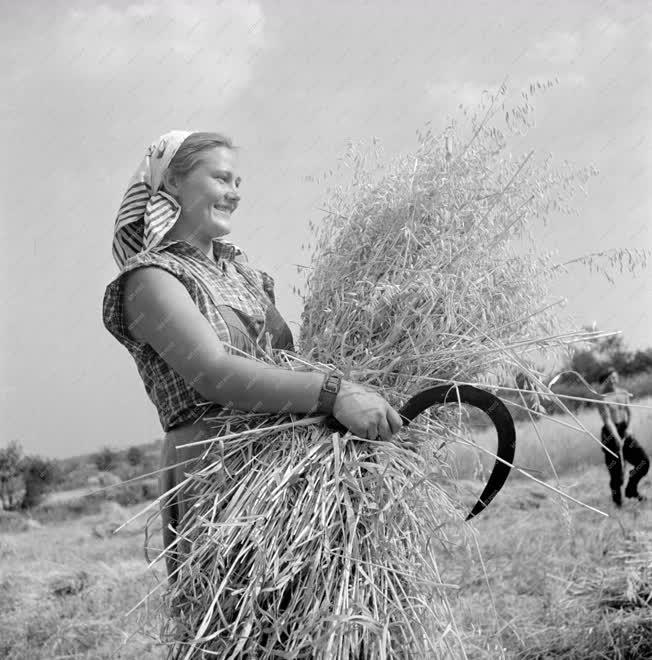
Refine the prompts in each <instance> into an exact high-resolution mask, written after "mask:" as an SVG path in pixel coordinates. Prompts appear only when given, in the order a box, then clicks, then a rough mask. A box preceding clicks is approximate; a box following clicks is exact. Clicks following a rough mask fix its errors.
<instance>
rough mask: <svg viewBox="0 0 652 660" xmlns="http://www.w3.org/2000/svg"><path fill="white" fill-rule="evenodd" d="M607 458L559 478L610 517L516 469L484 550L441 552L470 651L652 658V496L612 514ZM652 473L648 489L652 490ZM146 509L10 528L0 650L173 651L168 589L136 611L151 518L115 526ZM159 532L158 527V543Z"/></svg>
mask: <svg viewBox="0 0 652 660" xmlns="http://www.w3.org/2000/svg"><path fill="white" fill-rule="evenodd" d="M601 460H602V459H601V456H600V455H598V456H597V458H596V460H595V461H594V462H595V464H594V465H589V466H587V467H579V466H578V467H577V468H576V469H574V470H573V469H568V470H567V471H566V472H564V473H563V474H562V475H561V477H560V480H561V484H560V485H561V487H562V488H563V489H564V490H566V491H567V492H569V494H571V495H572V496H573V497H575V498H576V499H578V500H580V501H582V502H584V503H585V504H587V505H589V506H592V507H594V508H596V509H600V510H602V511H603V512H605V513H607V514H608V516H603V515H601V514H600V513H597V512H595V511H592V510H589V509H587V508H585V507H582V506H580V505H578V504H575V503H573V502H569V501H566V500H561V499H560V497H559V496H558V495H556V494H555V493H554V492H552V491H550V490H547V489H546V488H544V487H543V486H540V485H538V484H535V483H533V482H531V481H528V480H526V479H523V478H516V477H510V480H509V481H508V484H507V486H506V487H505V489H504V490H503V492H501V493H500V495H499V496H498V497H497V498H496V499H495V500H494V502H493V503H492V504H491V507H490V508H489V509H487V510H486V511H485V512H484V513H483V514H482V515H481V516H479V517H478V518H477V519H476V521H475V522H473V523H471V524H472V526H473V528H474V530H475V538H476V540H477V549H476V550H475V551H473V552H471V553H465V552H464V551H463V550H460V551H459V552H457V551H456V552H454V553H451V554H449V555H447V554H446V553H444V552H443V551H442V555H441V559H440V569H441V571H442V579H443V582H445V583H449V584H453V585H456V587H457V588H452V589H450V594H451V605H452V608H453V612H454V614H455V618H456V621H457V626H458V634H459V635H460V637H461V638H462V639H463V640H464V647H465V651H466V654H467V656H468V657H469V658H473V659H476V658H477V659H480V658H482V659H491V660H494V659H497V658H520V659H522V660H525V659H527V660H534V658H539V659H544V658H567V659H569V660H570V659H571V658H573V659H576V660H579V659H584V658H586V659H587V660H588V658H614V659H616V658H619V659H623V660H625V659H631V660H634V659H636V660H643V659H644V658H646V657H648V658H652V641H651V640H652V607H651V605H650V603H651V601H652V596H651V595H650V593H651V591H650V573H652V501H650V500H649V501H648V502H645V503H633V502H627V503H626V505H625V506H624V507H623V509H622V510H617V509H615V508H614V507H613V506H612V505H611V502H610V498H609V491H608V477H607V473H606V469H605V468H604V466H603V465H601ZM651 481H652V480H651V479H650V477H648V478H646V479H645V480H644V481H643V484H642V492H647V493H648V494H649V495H650V496H652V485H651ZM548 483H549V484H550V485H553V486H556V485H557V484H556V482H555V481H554V480H549V482H548ZM461 485H462V487H463V490H465V491H468V492H467V495H465V496H464V497H467V496H468V498H469V501H471V499H472V494H473V493H475V494H476V495H477V493H478V492H479V491H480V489H481V483H480V482H479V481H472V480H465V481H463V482H462V483H461ZM143 506H144V505H143V504H142V503H141V504H139V505H136V506H134V507H131V508H128V509H120V507H118V506H117V505H115V503H113V504H112V506H108V507H106V508H105V509H104V511H103V512H101V513H98V514H95V515H86V516H83V517H80V518H76V519H73V520H65V521H63V522H59V523H47V522H45V523H44V525H43V526H42V527H40V528H29V529H27V530H26V531H21V532H5V533H3V534H2V536H1V537H0V593H1V595H2V598H1V599H0V657H3V658H7V659H8V660H27V659H29V660H37V659H39V658H43V659H46V658H47V659H48V660H53V659H55V658H60V659H62V660H63V658H79V659H82V658H84V659H89V660H90V659H91V658H92V659H93V660H103V659H108V658H121V659H124V660H131V659H133V660H136V659H138V660H150V659H154V658H161V657H163V655H164V654H163V650H162V648H161V647H160V646H157V643H156V640H155V635H156V633H157V628H156V626H157V625H158V623H159V622H158V621H157V620H156V617H155V616H154V614H153V610H154V609H155V608H156V607H157V605H158V604H159V594H160V593H161V589H159V590H157V591H155V592H154V595H153V596H152V599H151V602H150V605H149V610H147V609H146V608H144V607H141V608H139V609H137V610H136V611H135V612H133V613H129V612H130V610H131V609H132V608H133V607H135V606H136V605H137V603H138V602H139V601H140V600H141V599H142V598H143V597H144V596H145V595H146V594H147V593H148V591H150V590H152V589H155V587H157V585H160V586H162V585H163V584H164V583H163V566H162V564H161V562H158V563H156V564H155V565H154V566H153V567H152V568H151V569H148V568H147V563H146V560H145V557H144V551H143V545H144V536H143V533H142V526H140V527H139V526H138V524H134V525H132V526H130V527H127V528H126V530H125V531H123V532H120V533H119V534H117V535H111V534H108V532H107V530H109V529H110V528H111V526H112V525H114V524H115V518H116V516H118V517H120V518H121V519H122V520H127V519H128V518H129V517H130V516H131V515H133V514H134V513H136V512H138V511H141V510H142V509H143ZM107 534H108V535H107ZM158 539H159V532H158V530H154V535H153V537H152V539H151V540H150V541H149V542H148V543H149V546H150V547H151V548H154V547H155V546H158V545H159V540H158ZM478 550H479V552H478ZM154 554H155V553H154Z"/></svg>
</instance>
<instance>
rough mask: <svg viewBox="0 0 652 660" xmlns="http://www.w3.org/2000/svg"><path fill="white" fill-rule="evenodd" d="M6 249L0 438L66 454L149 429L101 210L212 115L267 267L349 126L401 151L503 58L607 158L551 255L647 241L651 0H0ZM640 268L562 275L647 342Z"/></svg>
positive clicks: (558, 222) (648, 295) (541, 143)
mask: <svg viewBox="0 0 652 660" xmlns="http://www.w3.org/2000/svg"><path fill="white" fill-rule="evenodd" d="M0 6H1V8H2V14H3V21H2V26H1V27H0V62H1V63H2V71H3V76H2V78H1V79H0V95H1V97H2V98H4V99H5V102H4V103H3V105H2V106H0V131H1V134H2V143H3V152H4V158H3V161H2V177H1V180H0V192H1V194H0V205H1V206H0V209H1V211H2V225H1V232H2V235H1V245H2V249H3V251H4V255H3V256H4V258H3V259H2V263H3V268H4V272H3V273H2V275H3V277H2V283H1V284H0V295H1V298H2V301H3V305H2V306H3V314H2V333H3V335H2V347H3V374H4V378H3V383H2V390H1V402H2V409H1V410H2V421H3V432H2V436H3V437H2V439H1V440H0V444H4V443H6V442H8V441H10V440H14V439H16V440H19V441H20V442H21V443H22V445H23V447H24V448H25V450H26V451H28V452H38V453H41V454H43V455H47V456H66V455H73V454H79V453H85V452H88V451H93V450H96V449H98V448H100V447H102V446H105V445H109V446H113V447H126V446H128V445H131V444H138V443H141V442H149V441H151V440H152V439H154V438H156V437H160V436H161V435H162V431H161V428H160V425H159V422H158V416H157V414H156V411H155V409H154V406H153V405H152V404H151V402H150V401H149V399H147V397H146V394H145V391H144V387H143V385H142V382H141V380H140V378H139V377H138V374H137V371H136V367H135V364H134V363H133V360H132V358H131V357H130V356H129V354H128V352H127V351H126V349H125V348H124V347H122V346H121V345H120V344H118V343H117V342H116V341H115V339H113V338H112V337H111V335H109V333H108V332H107V331H106V330H105V328H104V327H103V325H102V319H101V304H102V296H103V293H104V289H105V287H106V285H107V284H108V282H109V281H110V280H111V279H113V278H114V277H115V275H116V274H117V273H116V266H115V264H114V262H113V259H112V257H111V239H112V228H113V222H114V217H115V212H116V211H117V208H118V206H119V203H120V200H121V198H122V195H123V193H124V191H125V187H126V184H127V182H128V180H129V177H130V176H131V174H132V173H133V171H134V169H135V167H136V165H137V164H138V162H139V160H140V159H141V157H142V156H143V154H144V150H145V148H146V147H147V145H148V144H149V143H150V142H152V141H153V140H154V139H156V138H157V137H158V136H159V135H160V134H162V133H164V132H167V131H168V130H171V129H189V130H217V131H222V132H225V133H227V134H229V135H230V136H232V137H233V139H234V141H235V142H236V144H238V145H240V146H241V148H242V150H241V169H242V175H243V184H242V189H241V192H242V201H241V203H240V208H239V209H238V211H237V213H236V214H235V215H234V217H233V225H234V231H233V234H232V235H231V238H232V239H233V240H234V241H235V242H236V243H238V244H239V245H241V246H242V247H244V248H245V250H246V251H247V253H248V255H249V259H250V262H251V263H252V264H254V265H255V266H257V267H259V268H263V269H264V270H266V271H268V272H269V273H270V274H272V275H273V276H274V278H275V279H276V291H277V304H278V307H279V309H280V310H281V312H282V314H283V315H284V316H285V317H286V319H287V320H288V322H290V325H291V327H292V329H293V331H294V332H295V335H296V333H297V329H298V325H297V322H298V320H299V314H300V310H301V303H300V300H299V299H298V298H297V297H296V296H295V295H294V294H293V293H292V286H293V285H294V284H296V283H298V282H297V274H296V268H295V267H294V266H293V264H296V263H307V260H308V254H307V253H305V252H302V250H301V244H302V243H304V242H305V241H306V240H307V238H308V221H309V220H311V219H312V220H319V218H320V214H319V211H318V208H319V206H320V204H321V203H322V202H323V198H324V193H325V184H324V183H316V182H314V181H311V178H312V177H317V176H319V175H320V174H322V173H323V172H324V171H327V170H329V169H330V168H333V167H334V165H335V164H336V162H337V159H338V157H340V156H341V155H342V154H343V152H344V150H345V147H346V142H347V141H348V140H350V139H353V140H359V139H365V140H368V139H370V138H371V137H372V136H375V137H377V138H379V139H380V141H381V142H382V144H383V145H384V148H385V151H386V153H387V154H388V155H392V154H397V153H399V152H401V151H408V150H410V149H412V148H413V147H414V146H415V145H416V142H415V139H416V138H415V132H416V130H417V129H419V128H421V127H423V125H424V123H425V122H426V121H432V126H433V130H435V131H438V130H440V129H443V128H444V126H445V125H446V119H447V116H448V115H449V113H451V112H453V111H454V109H455V108H456V107H457V105H458V104H459V103H474V102H475V101H476V100H477V99H478V98H479V95H480V93H481V92H482V90H483V89H485V88H486V89H496V88H497V87H498V86H499V85H500V83H501V82H502V81H503V80H504V78H505V77H506V76H509V81H510V85H511V86H512V87H513V88H515V89H517V90H519V89H520V88H522V87H524V86H526V85H527V84H528V83H529V82H530V81H531V80H543V79H546V78H549V77H555V76H557V77H558V78H559V85H558V86H557V87H556V88H555V89H554V90H551V91H550V92H548V93H547V94H546V95H545V96H543V97H539V98H535V99H534V105H535V108H536V121H537V126H536V128H535V129H534V130H533V132H532V134H531V138H530V139H531V141H532V144H533V145H534V146H535V147H536V148H537V150H538V151H540V152H547V151H549V152H552V154H553V155H554V157H555V160H557V161H561V160H564V159H567V160H569V161H571V162H573V163H576V164H577V165H578V166H582V165H588V164H593V165H595V166H596V167H597V168H598V169H599V171H600V175H599V176H598V177H596V178H594V179H593V180H592V181H591V182H590V184H589V187H588V189H587V192H588V195H587V197H586V198H580V199H578V200H577V201H576V204H575V205H576V207H577V208H578V210H579V211H580V215H579V216H578V217H576V218H571V219H569V218H567V217H562V218H553V219H551V224H550V225H549V227H548V228H547V229H546V230H545V231H544V232H542V234H541V235H542V240H543V242H544V244H545V247H546V248H548V249H554V250H558V251H559V257H560V259H561V260H564V259H570V258H573V257H575V256H580V255H582V254H585V253H589V252H595V251H600V250H604V249H608V248H611V247H615V246H618V247H645V246H648V247H649V246H650V229H649V222H650V211H651V206H652V205H651V201H652V192H650V190H651V188H652V187H651V186H650V175H651V174H652V168H651V155H650V154H651V153H652V150H651V148H650V147H651V145H650V117H651V116H652V109H651V108H650V101H651V99H652V84H651V83H652V81H651V75H650V70H651V68H650V62H651V59H652V8H651V5H650V3H649V2H644V1H642V0H635V1H629V2H613V1H607V2H599V1H597V0H591V1H578V0H573V1H572V2H570V3H567V2H561V1H557V2H550V0H546V1H545V2H525V3H524V2H516V1H512V0H509V1H508V0H500V2H444V1H441V0H436V1H433V0H429V1H423V2H420V1H417V0H406V1H405V2H402V3H398V2H384V1H379V0H374V1H373V2H371V1H369V2H361V1H358V2H355V1H350V2H332V1H331V2H300V1H299V0H295V1H293V2H289V1H285V0H283V1H265V2H245V1H240V2H236V1H233V2H230V1H223V2H215V1H214V2H191V3H185V2H179V1H178V0H169V1H167V0H166V1H161V2H148V1H146V2H140V3H131V2H128V1H126V0H124V1H121V2H106V3H102V4H94V3H93V2H91V1H88V0H87V1H85V2H77V3H75V2H68V1H66V2H61V1H58V2H52V1H49V2H45V1H44V0H38V1H35V0H30V1H28V2H20V3H19V2H17V1H14V2H7V1H6V0H3V1H2V2H0ZM650 272H651V271H650V270H649V269H648V270H647V271H645V272H643V273H642V274H641V275H639V276H638V277H636V278H634V277H632V276H630V275H625V276H622V277H618V279H617V281H616V284H615V285H610V284H609V283H608V282H607V281H606V280H605V279H604V278H602V277H599V276H595V275H590V274H588V273H587V272H585V271H583V270H581V269H574V270H572V271H571V273H570V274H569V275H568V276H567V277H565V278H564V279H563V281H561V282H560V283H559V286H558V293H560V294H562V293H563V294H564V295H566V296H567V298H568V309H569V310H570V311H572V312H573V313H574V314H575V316H576V319H577V324H578V326H579V325H580V324H584V323H592V322H593V321H596V322H597V324H598V326H599V327H601V328H604V329H622V330H623V331H624V333H625V338H626V341H627V343H628V344H629V345H630V347H632V348H639V347H648V346H651V345H652V332H651V326H652V318H651V309H652V286H651V283H650Z"/></svg>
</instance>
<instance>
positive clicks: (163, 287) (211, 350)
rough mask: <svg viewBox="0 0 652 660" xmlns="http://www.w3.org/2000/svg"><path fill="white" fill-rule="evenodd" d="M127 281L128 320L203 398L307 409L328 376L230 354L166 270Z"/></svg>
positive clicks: (139, 272) (142, 271)
mask: <svg viewBox="0 0 652 660" xmlns="http://www.w3.org/2000/svg"><path fill="white" fill-rule="evenodd" d="M125 280H126V281H125V284H124V311H125V321H126V323H127V324H128V326H129V331H130V332H131V334H132V335H133V336H134V337H135V338H136V339H138V340H140V341H145V342H147V343H148V344H149V345H150V346H151V347H152V348H153V349H154V350H155V351H156V352H157V353H158V354H159V355H160V356H161V357H162V358H163V359H164V360H165V361H166V362H167V364H169V365H170V367H172V369H174V371H176V372H177V373H178V374H179V375H180V376H181V377H182V378H183V379H184V380H185V381H186V383H188V384H189V385H190V386H191V387H193V388H194V389H196V390H197V391H198V392H199V393H200V394H201V395H202V396H203V397H204V398H206V399H208V400H209V401H214V402H215V403H218V404H221V405H226V406H233V407H236V408H238V409H239V410H249V411H258V412H294V413H307V412H311V411H313V410H315V409H316V406H317V399H318V397H319V391H320V389H321V385H322V382H323V380H324V376H323V374H320V373H317V372H293V371H290V370H288V369H282V368H276V367H270V366H268V365H265V364H262V363H260V362H257V361H255V360H250V359H247V358H244V357H239V356H235V355H231V354H229V353H228V352H227V351H226V350H225V348H224V346H223V344H222V342H221V341H220V340H219V338H218V337H217V335H216V334H215V331H214V330H213V328H212V327H211V325H210V324H209V323H208V321H207V320H206V319H205V318H204V316H203V315H202V313H201V312H200V311H199V309H198V308H197V306H196V305H195V303H194V302H193V300H192V298H191V297H190V295H189V294H188V291H187V290H186V288H185V287H184V286H183V284H181V282H179V280H178V279H177V278H176V277H174V276H173V275H171V274H170V273H168V272H167V271H165V270H163V269H161V268H156V267H146V268H138V269H136V270H134V271H132V272H131V273H129V274H128V275H127V276H126V278H125Z"/></svg>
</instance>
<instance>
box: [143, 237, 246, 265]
mask: <svg viewBox="0 0 652 660" xmlns="http://www.w3.org/2000/svg"><path fill="white" fill-rule="evenodd" d="M177 243H180V244H182V245H184V246H185V247H186V248H189V249H190V250H192V251H193V252H199V253H201V254H203V252H201V250H200V249H199V248H198V247H196V246H195V245H192V244H191V243H189V242H188V241H184V240H183V239H175V240H170V239H165V238H164V239H163V240H162V241H161V242H160V243H159V244H158V245H157V246H156V247H155V248H152V249H153V250H163V249H165V248H167V247H170V246H171V245H175V244H177ZM236 254H237V251H236V247H235V245H233V244H232V243H226V242H223V241H221V240H220V239H219V238H214V239H213V255H214V256H215V260H216V261H219V260H220V259H224V260H225V261H235V257H236ZM204 256H206V255H204Z"/></svg>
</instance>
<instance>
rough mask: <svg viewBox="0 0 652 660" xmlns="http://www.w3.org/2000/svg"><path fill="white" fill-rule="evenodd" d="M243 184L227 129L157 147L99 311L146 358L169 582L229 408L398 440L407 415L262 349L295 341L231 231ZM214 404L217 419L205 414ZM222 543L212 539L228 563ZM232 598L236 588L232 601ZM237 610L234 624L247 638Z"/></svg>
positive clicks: (122, 231) (141, 361) (177, 134)
mask: <svg viewBox="0 0 652 660" xmlns="http://www.w3.org/2000/svg"><path fill="white" fill-rule="evenodd" d="M239 184H240V176H239V175H238V174H237V162H236V152H235V149H234V147H233V145H232V143H231V141H230V140H229V139H228V138H225V137H223V136H221V135H219V134H216V133H188V132H184V131H172V132H170V133H167V134H166V135H164V136H162V138H161V139H160V140H159V141H158V142H155V143H153V144H152V145H151V146H150V148H149V150H148V151H147V153H146V156H145V158H144V160H143V161H142V162H141V165H140V166H139V168H138V170H137V172H136V174H135V175H134V177H133V178H132V181H131V183H130V185H129V187H128V190H127V193H126V194H125V196H124V199H123V202H122V205H121V207H120V210H119V212H118V217H117V220H116V224H115V231H114V244H113V254H114V257H115V259H116V262H117V263H118V265H119V266H120V269H121V270H120V273H119V275H118V276H117V277H116V278H115V279H114V280H113V281H112V282H111V283H110V284H109V285H108V286H107V288H106V292H105V295H104V304H103V318H104V324H105V326H106V328H107V329H108V330H109V332H111V334H112V335H113V336H114V337H115V338H116V339H117V340H118V341H119V342H120V343H121V344H122V345H124V346H125V347H126V348H127V350H128V351H129V353H130V354H131V356H132V357H133V359H134V361H135V362H136V365H137V368H138V371H139V374H140V376H141V378H142V380H143V384H144V386H145V389H146V391H147V394H148V396H149V398H150V400H151V401H152V402H153V403H154V405H155V406H156V408H157V410H158V414H159V419H160V421H161V426H162V428H163V430H164V431H165V438H164V443H163V450H162V455H161V468H162V472H161V477H160V488H161V493H162V494H163V495H164V497H163V500H162V509H161V514H162V518H163V523H164V524H163V540H164V545H165V549H166V550H165V552H164V555H165V559H166V565H167V569H168V575H169V578H170V583H171V584H174V582H175V580H178V577H177V576H178V575H181V574H182V573H180V571H181V570H182V569H183V567H184V564H185V563H187V559H188V558H189V557H191V554H192V552H191V548H190V546H189V544H188V541H187V535H186V534H185V531H186V530H187V529H188V528H189V526H191V525H192V524H193V515H194V512H195V511H196V509H193V506H192V505H193V502H194V501H195V499H194V498H195V497H196V495H195V494H194V493H193V494H192V495H191V494H190V492H189V490H188V489H186V490H183V489H180V487H182V486H183V482H184V481H185V480H186V477H187V475H188V474H189V473H193V472H195V471H197V470H199V469H201V468H202V467H203V464H202V460H203V459H202V454H204V450H205V447H204V446H203V445H197V444H196V441H198V440H201V439H205V438H209V437H212V438H214V437H215V436H217V435H218V434H219V433H220V432H221V431H224V429H225V428H226V423H225V422H224V421H223V420H224V419H225V417H224V416H223V417H222V418H221V419H222V421H221V422H220V415H221V414H222V413H224V415H225V416H228V414H229V410H233V409H235V410H239V411H246V412H250V411H255V412H259V413H299V414H301V413H310V412H319V413H325V414H329V415H331V414H332V415H333V416H335V417H336V419H338V421H339V422H341V424H343V425H344V427H346V428H348V429H350V430H351V431H353V432H354V433H355V434H356V435H358V436H360V437H363V438H369V439H372V440H373V439H376V438H378V437H380V438H381V439H383V440H389V439H390V438H391V437H392V435H394V434H395V433H397V432H398V430H399V429H400V428H401V426H402V422H401V418H400V416H399V414H398V413H397V412H396V411H395V410H394V409H393V408H392V407H391V406H390V405H389V404H388V403H387V402H386V401H385V400H384V399H383V398H382V397H380V396H379V395H378V394H376V393H374V392H371V391H369V390H368V389H366V388H363V387H362V386H359V385H357V384H354V383H350V382H348V381H340V382H339V386H338V385H337V383H333V380H335V381H337V379H333V378H332V377H331V376H329V375H326V376H325V375H324V374H323V373H322V372H319V371H317V370H315V371H306V370H305V369H304V370H303V371H299V370H292V369H286V368H282V367H275V366H271V365H270V364H269V362H265V361H262V360H257V359H255V358H257V357H260V356H261V355H265V352H266V351H267V350H269V349H283V350H285V351H293V350H294V345H293V339H292V334H291V332H290V330H289V328H288V326H287V325H286V323H285V321H284V320H283V318H282V317H281V315H280V314H279V312H278V311H277V309H276V307H275V304H274V292H273V284H274V282H273V280H272V278H271V277H270V276H269V275H267V274H266V273H264V272H263V271H260V270H257V269H255V268H253V267H251V266H249V265H248V264H246V263H242V262H241V261H240V260H238V258H237V257H238V256H240V257H241V256H243V253H242V251H241V250H239V248H237V247H236V246H234V245H233V244H231V243H229V242H228V241H226V240H224V236H225V235H227V234H228V233H229V232H230V231H231V214H232V213H233V212H234V211H235V210H236V208H237V206H238V202H239V201H240V196H239V194H238V190H237V189H238V187H239ZM334 385H335V387H333V386H334ZM212 414H216V415H217V420H218V421H217V422H216V423H215V425H212V424H210V423H207V421H206V418H211V415H212ZM220 423H221V426H220ZM193 442H195V444H193V445H192V446H188V444H189V443H193ZM245 442H246V440H244V441H243V444H244V443H245ZM252 469H253V468H252ZM236 532H237V528H236ZM236 532H234V533H236ZM227 536H228V535H227ZM226 542H228V538H227V540H226V541H224V542H223V544H224V543H226ZM223 544H222V545H223ZM221 548H222V546H221V545H220V544H218V543H217V542H216V545H215V549H214V552H215V553H217V554H216V556H217V557H218V560H219V557H220V556H221V555H220V553H221ZM232 597H234V596H233V594H231V593H230V592H228V589H227V592H226V593H225V594H224V598H225V599H226V600H227V601H228V600H229V599H232ZM180 607H181V609H182V610H183V603H182V604H181V605H180ZM233 615H234V621H233V622H231V621H226V627H227V631H228V633H227V634H232V636H235V637H234V638H235V639H236V641H237V635H236V633H237V630H236V627H237V619H238V616H237V613H236V611H235V610H234V611H233ZM227 618H228V617H227ZM252 634H253V633H252ZM261 634H263V633H261ZM259 641H260V640H259ZM254 642H256V640H254ZM256 643H257V642H256Z"/></svg>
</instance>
